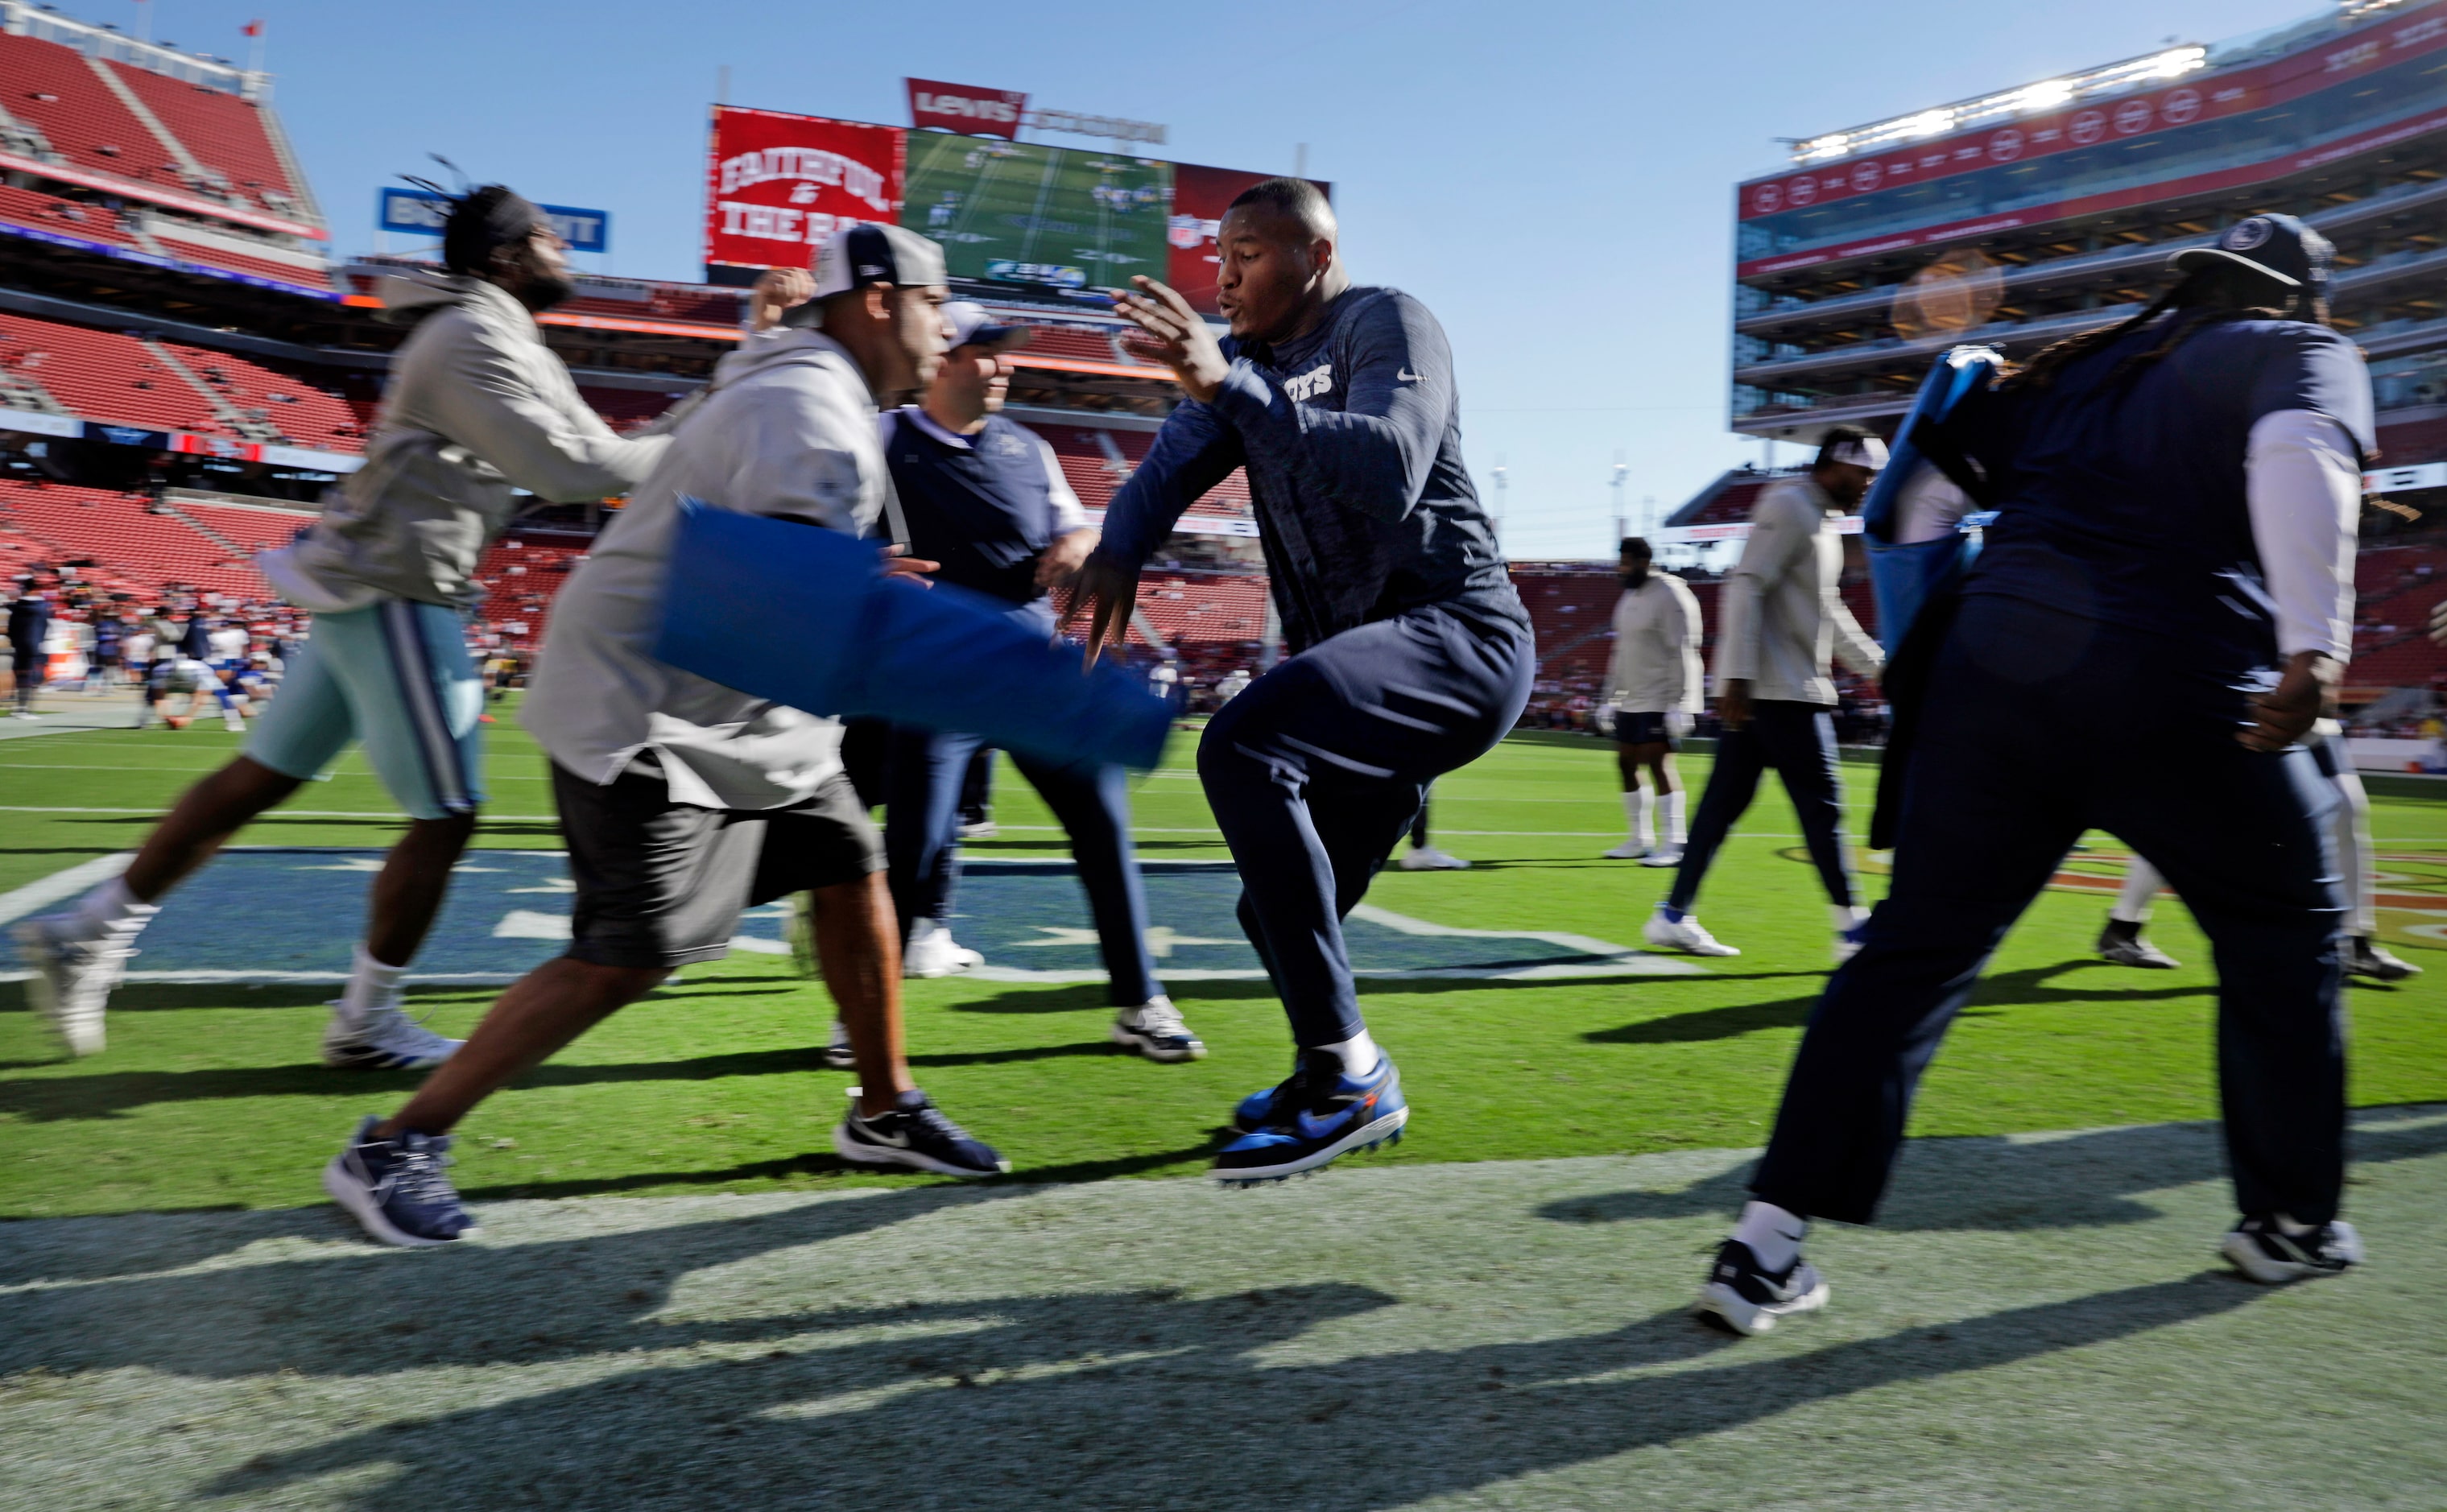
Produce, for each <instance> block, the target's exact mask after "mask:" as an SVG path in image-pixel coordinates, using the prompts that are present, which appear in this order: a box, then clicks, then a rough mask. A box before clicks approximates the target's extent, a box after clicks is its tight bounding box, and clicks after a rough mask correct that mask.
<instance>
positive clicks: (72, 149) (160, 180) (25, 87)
mask: <svg viewBox="0 0 2447 1512" xmlns="http://www.w3.org/2000/svg"><path fill="white" fill-rule="evenodd" d="M0 79H5V80H7V81H8V87H7V89H6V91H5V94H0V104H6V105H7V107H8V111H9V115H11V116H14V117H15V118H17V119H18V120H20V121H23V122H25V123H28V124H29V125H32V126H33V127H34V128H35V129H37V130H39V131H41V132H42V134H43V136H44V138H45V140H47V142H50V144H51V147H52V150H53V151H55V152H57V153H59V154H60V155H61V156H62V157H63V158H66V160H67V161H69V162H70V163H71V164H73V165H75V166H76V167H79V168H84V169H86V170H88V171H89V172H93V173H106V174H114V175H117V176H118V177H120V178H123V179H135V180H142V181H144V182H148V183H156V184H160V185H161V186H162V187H164V188H184V187H186V186H187V185H186V178H187V176H186V175H185V174H184V173H182V172H181V171H180V168H179V166H178V162H177V160H176V159H175V158H174V156H173V155H172V154H171V152H170V149H169V148H168V147H166V146H164V145H162V143H161V139H160V138H158V137H156V136H155V135H154V134H153V133H152V131H151V130H150V129H148V128H147V127H146V126H145V124H144V123H143V122H142V121H139V120H138V119H137V118H136V114H135V112H133V111H131V110H129V109H128V108H127V106H126V105H124V104H121V103H120V100H119V97H118V96H117V95H115V94H113V93H111V91H110V86H109V85H105V84H104V83H103V82H102V79H101V78H100V77H99V76H98V75H96V74H95V73H94V71H93V67H92V66H91V65H90V64H88V63H87V62H86V61H85V56H84V54H82V53H79V52H75V51H73V50H71V49H69V48H67V47H62V46H60V45H59V44H58V43H56V42H43V41H39V40H37V39H35V38H32V37H16V36H9V35H6V34H0Z"/></svg>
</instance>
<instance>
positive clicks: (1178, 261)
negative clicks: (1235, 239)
mask: <svg viewBox="0 0 2447 1512" xmlns="http://www.w3.org/2000/svg"><path fill="white" fill-rule="evenodd" d="M1275 177H1277V175H1274V174H1270V173H1244V172H1242V170H1240V169H1238V168H1202V167H1200V166H1198V165H1197V164H1196V163H1190V162H1177V163H1174V164H1173V166H1172V216H1171V217H1170V218H1169V219H1167V221H1166V222H1165V241H1166V244H1167V246H1168V247H1169V248H1170V250H1171V255H1170V256H1169V257H1168V258H1167V268H1166V272H1165V282H1167V283H1168V284H1170V285H1172V286H1173V287H1174V288H1175V289H1178V290H1180V291H1181V293H1182V297H1184V298H1186V299H1187V300H1188V301H1189V303H1190V307H1191V308H1192V309H1194V310H1196V311H1197V312H1199V313H1201V314H1205V315H1211V314H1215V313H1218V312H1217V310H1216V308H1215V270H1216V266H1217V264H1218V263H1219V262H1220V261H1221V258H1220V257H1219V256H1218V255H1217V254H1216V251H1215V232H1216V228H1217V226H1218V225H1219V223H1221V222H1222V220H1223V207H1224V206H1226V205H1228V204H1230V203H1231V202H1232V201H1233V199H1234V198H1237V197H1238V196H1239V195H1240V193H1241V191H1242V190H1243V189H1246V188H1248V187H1249V186H1250V185H1252V184H1259V183H1263V182H1265V181H1266V180H1269V179H1272V178H1275ZM1311 182H1316V180H1311ZM1317 186H1318V188H1319V189H1322V190H1324V191H1325V197H1326V198H1328V199H1331V198H1334V185H1332V184H1330V183H1318V185H1317Z"/></svg>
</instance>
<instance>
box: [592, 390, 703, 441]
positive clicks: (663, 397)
mask: <svg viewBox="0 0 2447 1512" xmlns="http://www.w3.org/2000/svg"><path fill="white" fill-rule="evenodd" d="M578 396H579V398H580V399H583V400H585V401H586V407H587V408H589V409H592V410H594V411H595V412H596V413H597V414H598V415H601V416H602V417H603V421H604V424H606V425H610V426H611V427H612V428H613V429H615V430H629V429H633V428H635V426H638V425H645V424H647V423H648V422H649V421H652V420H654V419H655V418H657V417H659V416H660V415H661V414H662V412H663V411H664V410H666V409H669V408H671V407H672V406H673V405H675V404H677V403H679V396H678V395H676V394H658V393H654V392H652V391H651V390H648V389H644V388H596V387H589V386H586V385H583V384H581V385H579V389H578Z"/></svg>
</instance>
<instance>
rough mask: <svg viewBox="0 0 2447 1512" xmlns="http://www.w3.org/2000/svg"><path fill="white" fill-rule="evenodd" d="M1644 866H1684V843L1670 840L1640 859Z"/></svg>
mask: <svg viewBox="0 0 2447 1512" xmlns="http://www.w3.org/2000/svg"><path fill="white" fill-rule="evenodd" d="M1640 864H1641V865H1642V866H1679V865H1681V864H1682V842H1681V841H1679V840H1669V841H1666V842H1665V843H1664V844H1662V845H1660V846H1658V847H1657V848H1656V849H1655V850H1653V851H1650V852H1649V853H1648V854H1647V855H1645V856H1642V857H1641V859H1640Z"/></svg>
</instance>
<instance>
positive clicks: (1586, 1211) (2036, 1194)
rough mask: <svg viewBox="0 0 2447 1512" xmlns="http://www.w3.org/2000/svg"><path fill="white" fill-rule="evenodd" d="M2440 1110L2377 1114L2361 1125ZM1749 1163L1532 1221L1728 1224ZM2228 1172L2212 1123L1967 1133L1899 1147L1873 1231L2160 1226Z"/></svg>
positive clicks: (2402, 1129)
mask: <svg viewBox="0 0 2447 1512" xmlns="http://www.w3.org/2000/svg"><path fill="white" fill-rule="evenodd" d="M2407 1113H2412V1114H2414V1115H2417V1116H2420V1115H2447V1108H2441V1107H2437V1106H2422V1107H2416V1108H2410V1109H2406V1108H2373V1109H2365V1110H2363V1111H2362V1112H2361V1113H2360V1114H2358V1115H2357V1122H2359V1123H2362V1124H2364V1125H2373V1124H2382V1123H2384V1121H2387V1120H2391V1119H2401V1118H2403V1116H2404V1115H2405V1114H2407ZM2346 1151H2347V1153H2348V1155H2349V1156H2350V1157H2351V1158H2352V1160H2353V1161H2354V1162H2356V1163H2360V1164H2385V1163H2388V1162H2395V1161H2410V1160H2419V1159H2422V1158H2423V1157H2426V1156H2432V1155H2438V1154H2441V1153H2447V1116H2439V1117H2435V1118H2431V1119H2429V1120H2428V1121H2425V1122H2406V1123H2395V1124H2393V1125H2388V1126H2381V1127H2363V1128H2359V1129H2357V1130H2355V1131H2354V1133H2353V1135H2352V1137H2351V1138H2350V1139H2349V1140H2348V1141H2347V1143H2346ZM1750 1172H1751V1162H1747V1161H1745V1162H1742V1163H1741V1164H1739V1165H1737V1166H1736V1167H1735V1168H1733V1169H1731V1170H1728V1171H1724V1172H1720V1173H1719V1174H1717V1175H1715V1176H1711V1177H1708V1178H1706V1179H1704V1180H1702V1181H1694V1182H1692V1183H1691V1184H1690V1185H1688V1186H1685V1187H1680V1188H1677V1189H1675V1190H1672V1191H1643V1190H1633V1191H1625V1192H1610V1193H1607V1194H1605V1195H1603V1196H1600V1197H1577V1198H1567V1199H1564V1200H1559V1201H1554V1202H1549V1203H1547V1204H1546V1206H1544V1207H1542V1208H1540V1209H1539V1210H1538V1212H1539V1216H1540V1217H1542V1218H1546V1219H1552V1220H1554V1221H1555V1222H1558V1223H1632V1222H1642V1221H1646V1220H1649V1219H1680V1218H1692V1217H1697V1216H1699V1215H1703V1214H1710V1213H1715V1214H1721V1215H1722V1216H1723V1217H1725V1218H1726V1219H1729V1220H1730V1219H1732V1218H1733V1217H1734V1215H1735V1214H1736V1212H1737V1211H1738V1210H1739V1209H1740V1207H1741V1205H1742V1202H1743V1200H1745V1199H1746V1198H1748V1197H1749V1195H1750ZM2226 1173H2227V1164H2226V1151H2225V1145H2224V1143H2222V1141H2221V1139H2220V1136H2219V1125H2215V1124H2210V1123H2199V1124H2152V1125H2141V1126H2138V1127H2134V1128H2109V1129H2097V1130H2094V1131H2092V1132H2089V1133H2084V1134H2075V1135H2068V1136H2064V1137H2061V1138H2046V1139H2039V1140H2017V1139H2013V1138H2010V1137H2007V1136H2002V1135H1966V1136H1954V1137H1946V1138H1938V1139H1916V1140H1910V1141H1906V1143H1905V1145H1904V1150H1903V1155H1902V1158H1901V1159H1900V1160H1899V1161H1898V1162H1896V1167H1895V1174H1894V1180H1893V1184H1892V1187H1891V1189H1890V1190H1889V1191H1888V1193H1887V1199H1886V1201H1885V1203H1884V1205H1883V1207H1882V1209H1881V1211H1880V1212H1879V1214H1878V1219H1877V1221H1878V1226H1879V1227H1881V1228H1895V1229H1906V1230H1963V1229H1983V1230H2016V1229H2053V1228H2096V1227H2103V1226H2106V1225H2109V1224H2115V1223H2139V1222H2145V1221H2148V1220H2150V1219H2155V1218H2156V1217H2158V1216H2159V1215H2158V1211H2157V1209H2156V1208H2154V1207H2152V1206H2150V1205H2149V1204H2148V1203H2147V1202H2146V1201H2145V1200H2142V1198H2143V1196H2144V1195H2146V1194H2148V1193H2151V1192H2158V1191H2165V1190H2167V1189H2169V1188H2171V1187H2176V1186H2188V1185H2191V1184H2192V1183H2194V1182H2198V1181H2218V1180H2221V1179H2223V1178H2224V1177H2225V1175H2226Z"/></svg>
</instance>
